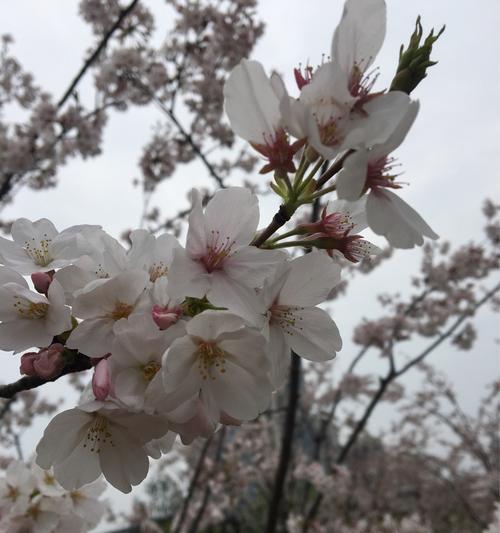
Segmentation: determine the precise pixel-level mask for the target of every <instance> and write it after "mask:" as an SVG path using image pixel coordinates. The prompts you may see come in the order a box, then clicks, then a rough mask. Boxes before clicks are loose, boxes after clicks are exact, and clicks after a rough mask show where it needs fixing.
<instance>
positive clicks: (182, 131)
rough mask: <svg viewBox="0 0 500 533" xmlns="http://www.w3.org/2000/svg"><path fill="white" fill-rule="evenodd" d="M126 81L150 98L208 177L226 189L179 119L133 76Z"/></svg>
mask: <svg viewBox="0 0 500 533" xmlns="http://www.w3.org/2000/svg"><path fill="white" fill-rule="evenodd" d="M128 79H129V80H130V81H131V82H132V83H134V84H135V85H136V86H137V87H138V88H139V89H141V91H144V92H145V93H146V94H147V95H148V96H149V97H150V98H151V100H153V102H154V103H155V104H156V105H157V107H158V109H159V110H160V111H162V112H163V113H164V114H165V115H167V116H168V117H169V118H170V120H171V121H172V122H173V123H174V124H175V126H176V127H177V129H178V130H179V133H180V134H181V135H182V136H183V137H184V140H185V141H186V142H187V143H188V144H189V146H191V148H192V149H193V152H194V153H195V154H196V155H197V156H198V157H199V158H200V160H201V162H202V163H203V164H204V165H205V168H206V169H207V170H208V172H209V174H210V176H212V178H213V179H214V180H215V181H216V182H217V184H218V185H219V187H221V188H222V189H225V188H226V185H225V184H224V180H223V179H222V178H221V176H219V174H218V173H217V171H216V170H215V168H214V166H213V165H212V164H211V163H210V161H209V160H208V159H207V158H206V157H205V154H204V153H203V152H202V151H201V148H200V147H199V146H198V145H197V144H196V142H195V141H194V139H193V137H192V136H191V134H190V133H188V132H187V131H186V130H185V129H184V126H183V125H182V124H181V123H180V121H179V119H178V118H177V117H176V115H175V114H174V112H173V111H171V110H170V109H169V108H168V107H167V106H166V105H165V104H164V103H163V102H162V101H161V100H160V99H159V98H158V97H157V96H156V95H155V94H154V93H153V92H152V91H151V90H150V89H149V87H148V86H147V85H145V84H144V83H142V81H141V80H139V79H137V78H136V77H135V76H133V75H129V76H128Z"/></svg>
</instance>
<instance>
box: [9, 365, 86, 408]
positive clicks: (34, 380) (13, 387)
mask: <svg viewBox="0 0 500 533" xmlns="http://www.w3.org/2000/svg"><path fill="white" fill-rule="evenodd" d="M89 368H92V364H91V362H90V359H89V358H88V357H87V356H85V355H81V354H79V355H78V356H77V358H76V361H75V362H74V363H71V364H69V365H67V366H66V367H65V368H64V370H63V371H62V372H61V374H59V375H58V376H56V377H54V378H52V379H43V378H40V377H38V376H24V377H23V378H21V379H19V380H18V381H15V382H14V383H9V384H7V385H0V398H13V397H14V396H15V395H16V394H17V393H18V392H22V391H25V390H30V389H35V388H36V387H39V386H40V385H44V384H45V383H50V382H51V381H57V380H58V379H59V378H60V377H62V376H66V375H67V374H73V373H75V372H82V371H83V370H88V369H89Z"/></svg>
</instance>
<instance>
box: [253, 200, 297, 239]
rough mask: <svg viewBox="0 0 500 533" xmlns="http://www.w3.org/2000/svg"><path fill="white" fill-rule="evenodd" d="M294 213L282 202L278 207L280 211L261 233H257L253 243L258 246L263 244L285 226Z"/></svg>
mask: <svg viewBox="0 0 500 533" xmlns="http://www.w3.org/2000/svg"><path fill="white" fill-rule="evenodd" d="M292 215H293V213H291V214H290V213H289V212H288V209H287V208H286V206H285V205H284V204H281V205H280V207H279V209H278V212H277V213H276V214H275V215H274V216H273V219H272V220H271V222H270V223H269V225H268V226H267V227H266V228H264V229H263V230H262V231H261V232H260V233H259V234H257V236H256V237H255V239H254V240H253V241H252V245H253V246H256V247H257V248H258V247H259V246H262V245H263V244H264V243H265V242H266V241H267V239H269V237H270V236H271V235H272V234H273V233H275V232H276V231H278V230H279V229H280V228H281V226H284V225H285V224H286V223H287V222H288V221H289V220H290V218H291V217H292Z"/></svg>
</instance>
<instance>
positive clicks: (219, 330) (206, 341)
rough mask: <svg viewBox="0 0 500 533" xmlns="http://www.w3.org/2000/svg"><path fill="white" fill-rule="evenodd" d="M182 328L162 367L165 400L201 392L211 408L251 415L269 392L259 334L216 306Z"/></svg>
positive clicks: (184, 398)
mask: <svg viewBox="0 0 500 533" xmlns="http://www.w3.org/2000/svg"><path fill="white" fill-rule="evenodd" d="M186 333H187V335H186V336H185V337H182V338H180V339H177V340H176V341H174V343H173V344H172V346H171V347H170V348H169V350H168V352H167V353H166V356H165V361H164V364H163V367H162V372H163V383H164V387H165V391H166V392H167V394H168V396H169V402H172V404H176V405H177V406H179V405H181V404H182V403H183V402H185V401H187V400H189V399H191V398H192V397H193V396H197V395H198V393H199V392H200V391H201V392H202V393H203V395H204V396H205V397H206V402H207V403H213V405H214V406H215V409H216V412H218V413H220V412H221V411H225V412H226V413H227V414H228V415H230V416H232V417H234V418H237V419H240V420H250V419H252V418H255V417H256V416H257V415H258V414H259V412H261V411H262V410H263V409H264V408H265V407H266V405H267V404H268V402H269V398H270V393H271V388H270V383H269V377H268V375H267V370H268V363H267V358H266V352H265V340H264V338H263V337H262V335H260V334H259V332H258V331H255V330H254V329H251V328H248V327H246V326H245V323H244V321H243V320H242V319H241V318H239V317H237V316H235V315H232V314H229V313H220V312H215V311H205V312H203V313H201V314H200V315H198V316H196V317H194V318H193V319H192V320H191V321H189V322H188V323H187V325H186ZM218 419H219V415H217V420H218Z"/></svg>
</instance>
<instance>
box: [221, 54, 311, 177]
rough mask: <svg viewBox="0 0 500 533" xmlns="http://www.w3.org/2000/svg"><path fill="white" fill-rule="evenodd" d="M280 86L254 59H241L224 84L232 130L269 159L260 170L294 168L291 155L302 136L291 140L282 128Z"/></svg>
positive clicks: (226, 105)
mask: <svg viewBox="0 0 500 533" xmlns="http://www.w3.org/2000/svg"><path fill="white" fill-rule="evenodd" d="M280 99H281V88H280V86H279V85H276V83H275V80H274V79H273V76H272V77H271V79H270V78H268V77H267V75H266V73H265V71H264V68H263V67H262V65H261V64H260V63H259V62H257V61H249V60H247V59H243V60H242V61H241V62H240V64H239V65H237V66H236V67H234V69H233V70H232V71H231V74H230V75H229V78H228V79H227V81H226V83H225V85H224V107H225V111H226V114H227V116H228V118H229V122H230V123H231V127H232V128H233V130H234V132H235V133H236V134H237V135H239V136H240V137H242V138H243V139H246V140H247V141H248V142H249V143H250V144H251V145H252V146H253V147H254V148H255V149H256V150H257V151H258V152H260V153H261V154H262V155H263V156H264V157H266V158H267V159H268V163H267V164H266V165H265V166H264V167H263V168H262V170H261V171H260V172H261V173H262V174H263V173H266V172H270V171H271V170H274V171H276V172H277V173H278V175H283V174H286V173H287V172H294V171H295V165H294V163H293V156H294V155H295V153H296V152H297V151H298V150H299V149H300V148H301V147H302V145H303V142H302V141H301V140H299V141H297V142H295V143H293V144H290V143H289V141H288V136H287V134H286V132H285V130H284V129H283V124H282V118H281V110H280Z"/></svg>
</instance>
